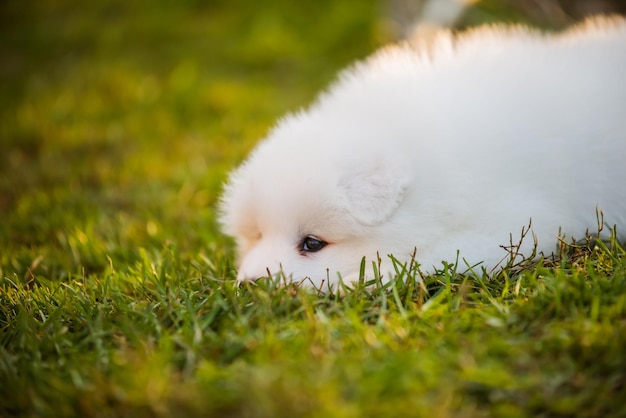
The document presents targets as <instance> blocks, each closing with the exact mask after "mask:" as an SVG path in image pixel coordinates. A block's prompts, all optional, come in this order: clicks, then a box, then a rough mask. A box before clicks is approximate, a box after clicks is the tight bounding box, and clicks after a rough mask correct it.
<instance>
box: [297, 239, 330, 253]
mask: <svg viewBox="0 0 626 418" xmlns="http://www.w3.org/2000/svg"><path fill="white" fill-rule="evenodd" d="M326 244H328V243H327V242H324V241H321V240H319V239H317V238H315V237H313V236H311V235H309V236H307V237H304V239H303V240H302V243H301V244H300V251H302V252H305V253H314V252H317V251H319V250H321V249H322V248H324V247H325V246H326Z"/></svg>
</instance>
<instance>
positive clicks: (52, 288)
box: [0, 0, 626, 417]
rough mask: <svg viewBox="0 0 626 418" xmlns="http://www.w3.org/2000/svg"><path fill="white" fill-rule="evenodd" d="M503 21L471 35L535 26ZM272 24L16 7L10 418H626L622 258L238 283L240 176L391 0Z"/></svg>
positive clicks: (384, 32)
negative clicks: (233, 220)
mask: <svg viewBox="0 0 626 418" xmlns="http://www.w3.org/2000/svg"><path fill="white" fill-rule="evenodd" d="M495 3H496V2H491V3H490V2H487V3H485V5H483V6H482V7H483V8H482V9H477V10H476V11H475V12H474V14H471V15H470V16H469V17H467V19H469V21H470V22H474V21H480V20H485V19H487V20H494V19H498V18H502V17H506V18H507V19H510V18H516V19H517V18H520V16H517V15H515V13H513V12H512V11H510V10H506V9H505V8H504V9H503V8H502V7H494V4H495ZM259 4H260V3H256V2H252V1H243V0H235V1H220V0H215V1H211V2H201V1H193V0H183V1H178V2H172V1H165V0H159V1H153V2H148V1H147V0H136V1H132V2H128V1H121V0H114V1H108V2H106V1H103V0H102V1H100V0H98V1H93V2H89V3H88V6H86V5H87V3H83V2H78V1H72V0H58V1H37V2H31V3H29V5H28V6H27V7H24V6H23V5H22V4H21V3H20V2H17V1H15V0H7V1H4V2H2V3H1V4H0V86H1V89H0V217H1V218H2V220H1V222H0V416H3V417H4V416H6V417H9V416H26V417H28V416H51V417H52V416H53V417H58V416H80V417H106V416H128V417H169V416H177V417H196V416H197V417H200V416H202V417H207V416H208V417H213V416H214V417H369V416H372V417H373V416H389V417H394V416H437V417H439V416H442V417H446V416H454V417H465V416H506V417H515V416H626V354H625V353H626V253H625V251H624V249H623V247H622V246H620V245H619V244H618V243H617V242H615V240H611V241H609V242H606V243H596V244H595V245H593V243H592V245H590V246H588V247H589V248H587V247H586V246H585V247H581V248H575V249H572V248H570V249H569V251H568V252H567V253H566V254H565V257H564V259H563V260H562V261H561V262H559V263H553V262H545V263H539V264H538V265H536V264H530V263H525V264H524V266H523V268H519V267H515V268H511V269H507V270H505V271H504V272H502V273H501V274H499V275H496V276H492V277H487V276H486V275H484V274H483V273H482V271H480V269H476V270H475V271H472V272H467V271H465V269H464V268H461V266H459V267H455V265H454V264H448V265H442V268H441V271H439V272H438V273H437V274H435V275H433V276H429V277H425V278H423V279H421V277H420V274H419V272H418V271H417V269H415V268H414V267H415V266H407V267H411V268H408V269H407V270H408V271H405V272H403V273H402V274H401V275H400V277H399V278H398V279H397V280H395V281H392V282H391V283H389V284H388V285H386V286H381V285H380V284H378V283H370V286H367V287H366V286H365V284H361V285H360V286H357V287H356V288H355V289H345V290H344V291H343V292H341V294H338V293H328V294H316V293H315V292H311V291H306V290H304V289H299V288H297V287H295V286H281V285H280V284H279V283H276V282H275V281H273V280H270V279H267V280H265V281H261V282H259V283H257V284H245V285H242V286H238V285H237V284H236V283H235V281H234V277H235V275H236V270H235V266H234V264H233V260H234V251H233V250H234V249H233V243H232V242H231V241H230V240H228V239H227V238H225V237H224V236H222V235H221V234H220V233H219V231H218V227H217V224H216V220H215V204H216V202H217V199H218V196H219V191H220V187H221V186H220V185H221V183H222V182H223V180H224V179H225V176H226V174H227V172H228V170H229V169H231V168H232V167H234V166H235V165H236V164H237V163H238V162H240V161H241V160H242V159H243V158H244V156H245V155H246V153H247V152H248V151H249V150H250V149H251V148H252V146H253V145H254V144H255V143H256V142H257V141H258V140H259V139H260V138H261V137H262V136H263V135H264V134H265V133H266V132H267V130H268V129H269V128H271V126H272V124H273V123H274V121H275V120H276V119H277V118H278V117H280V116H281V115H282V114H284V113H285V112H288V111H293V110H296V109H298V108H299V107H300V106H304V105H306V104H307V103H309V102H310V101H311V100H312V99H313V98H314V97H315V94H316V93H317V92H319V91H320V90H321V89H323V88H324V86H326V85H327V83H329V82H330V81H331V80H332V79H333V77H334V75H335V74H336V72H337V70H339V69H340V68H341V67H343V66H345V65H346V64H347V63H349V62H351V61H353V60H354V59H358V58H363V57H365V56H367V54H369V53H370V52H372V51H373V50H374V49H375V48H376V47H378V46H380V45H383V44H384V43H386V42H388V41H390V40H391V39H392V37H393V35H392V31H391V30H390V24H389V22H388V21H387V20H385V19H384V18H383V17H384V15H385V11H384V10H383V9H381V7H380V4H379V3H378V2H375V1H365V0H341V1H331V0H318V1H315V2H290V1H287V0H276V1H271V2H265V3H263V5H262V7H261V6H259ZM494 10H495V11H494ZM472 19H474V20H472ZM455 257H456V254H451V255H450V258H451V260H450V261H455ZM365 268H370V266H365Z"/></svg>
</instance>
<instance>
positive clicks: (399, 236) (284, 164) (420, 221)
mask: <svg viewBox="0 0 626 418" xmlns="http://www.w3.org/2000/svg"><path fill="white" fill-rule="evenodd" d="M417 44H418V45H417V46H416V45H415V44H413V45H412V46H411V45H409V44H401V45H396V46H391V47H388V48H385V49H382V50H381V51H379V52H377V53H376V54H374V55H373V56H372V57H370V58H369V59H367V60H366V61H364V62H361V63H357V64H356V65H355V66H353V67H352V68H350V69H348V70H346V71H345V72H343V73H342V74H341V76H340V77H339V80H338V81H337V82H336V83H335V84H334V85H333V86H332V87H331V88H330V90H328V91H327V92H326V93H324V94H322V95H321V96H320V97H319V98H318V100H317V101H316V102H315V103H314V104H313V105H312V106H311V107H310V108H308V109H307V110H304V111H301V112H299V113H297V114H294V115H290V116H287V117H286V118H284V119H283V120H281V121H280V123H279V124H278V126H276V127H275V129H273V131H272V132H271V133H270V134H269V136H268V138H267V139H265V140H264V141H263V142H261V143H260V144H259V146H258V147H257V148H256V150H255V151H254V152H253V153H252V155H251V156H250V157H249V159H248V160H247V161H246V162H245V163H244V164H243V165H242V166H241V167H240V168H239V169H238V170H236V171H235V172H234V173H233V174H232V176H231V177H230V181H229V183H228V184H227V186H226V188H225V193H224V196H223V199H222V204H221V223H222V226H223V230H224V232H225V233H227V234H229V235H231V236H234V237H235V238H236V241H237V244H238V249H239V255H240V270H239V279H240V280H250V279H256V278H258V277H260V276H266V275H267V273H268V271H269V272H270V273H271V274H276V273H279V272H280V271H281V270H282V272H284V274H285V275H286V277H289V278H291V279H292V280H295V281H300V280H302V279H305V278H309V279H310V281H311V282H312V283H313V284H314V285H316V286H321V285H322V284H323V283H326V284H328V283H331V284H332V283H334V282H336V281H337V277H338V275H337V273H339V274H341V276H342V277H343V279H344V280H348V281H350V280H354V279H357V278H358V275H359V266H360V263H361V259H362V257H364V256H365V257H367V259H368V260H369V261H368V264H367V265H368V266H370V265H371V260H376V258H377V253H379V254H380V256H381V258H382V261H383V264H382V271H383V273H384V274H385V275H386V277H389V275H390V274H392V270H393V269H392V265H391V262H390V259H389V258H388V257H387V255H388V254H393V255H394V256H395V257H397V258H398V259H400V260H408V259H409V258H410V256H411V255H412V254H413V252H414V250H416V259H417V261H418V262H419V263H420V265H421V268H422V270H423V271H429V270H430V271H432V269H433V268H434V267H435V268H436V267H438V266H439V267H441V262H442V260H448V261H454V260H455V259H456V256H457V250H459V251H460V256H461V259H465V260H466V261H467V262H468V263H469V264H475V263H479V262H483V263H484V264H483V265H484V266H485V267H487V268H492V267H494V266H497V265H498V264H499V263H501V261H502V259H503V257H505V256H506V252H505V251H504V250H503V249H502V248H501V247H500V246H501V245H504V244H508V243H509V242H510V238H511V234H513V239H514V240H517V239H518V238H519V236H520V232H521V230H522V227H523V226H525V225H528V223H529V219H531V218H532V231H533V233H534V234H535V235H536V238H537V242H538V249H539V250H540V251H543V252H544V253H547V254H549V253H551V252H553V251H554V249H555V248H556V243H557V234H558V232H559V228H560V227H562V233H564V234H567V235H568V236H574V237H582V236H584V235H585V232H586V230H587V229H589V230H590V231H595V230H596V228H597V220H596V207H599V208H600V209H601V210H603V211H604V212H605V215H606V216H605V220H606V221H607V223H609V224H611V225H613V224H617V225H618V231H619V228H620V226H621V227H622V228H623V227H626V222H625V221H626V21H624V20H622V19H620V18H612V19H607V18H596V19H591V20H588V21H586V22H585V23H584V24H582V25H579V26H577V27H574V28H572V29H570V30H569V31H567V32H565V33H562V34H559V35H546V34H542V33H538V32H536V31H534V30H530V29H527V28H522V27H484V28H479V29H475V30H471V31H469V32H466V33H463V34H461V35H453V34H452V33H450V32H449V31H442V32H440V33H439V34H437V35H436V36H435V37H434V38H433V39H430V40H429V42H428V43H424V44H423V45H422V46H419V42H417ZM622 231H623V229H622ZM307 236H314V237H317V238H318V239H319V240H323V241H325V242H328V245H327V246H326V247H324V248H323V249H321V250H320V251H317V252H306V251H303V250H302V248H301V247H302V242H303V240H304V238H305V237H307ZM623 236H624V235H622V237H623ZM525 242H526V245H525V247H524V250H525V251H529V249H530V248H532V246H533V240H532V238H530V239H526V241H525ZM367 270H368V271H371V268H368V269H367Z"/></svg>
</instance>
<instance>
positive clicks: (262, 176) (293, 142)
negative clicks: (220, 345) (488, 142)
mask: <svg viewBox="0 0 626 418" xmlns="http://www.w3.org/2000/svg"><path fill="white" fill-rule="evenodd" d="M306 122H307V121H306V120H301V119H300V118H299V117H292V118H291V119H289V120H286V121H283V123H282V124H281V125H280V126H279V127H278V128H277V129H276V130H275V131H274V132H273V133H272V134H271V135H270V137H269V138H268V139H266V140H265V141H263V142H262V143H261V144H260V145H259V146H258V148H257V149H256V150H255V151H254V152H253V154H252V155H251V156H250V158H249V159H248V160H247V161H246V162H245V163H244V164H243V165H242V166H241V167H239V169H237V170H236V171H235V172H234V173H233V174H232V175H231V177H230V180H229V182H228V184H227V185H226V187H225V192H224V195H223V198H222V201H221V217H220V221H221V224H222V229H223V231H224V232H225V233H226V234H228V235H231V236H233V237H234V238H235V239H236V242H237V246H238V253H239V263H240V266H239V274H238V279H239V280H255V279H257V278H259V277H263V276H267V275H268V272H269V273H270V274H271V275H275V274H278V273H282V274H284V275H285V277H287V278H288V279H289V280H292V281H295V282H300V281H302V282H303V283H309V284H312V285H314V286H316V287H318V288H319V287H322V286H325V285H329V284H331V285H332V284H334V283H336V282H337V279H338V277H339V275H341V277H342V278H343V279H344V280H345V281H353V280H356V279H358V275H359V268H360V263H361V260H362V258H363V257H367V258H368V259H369V260H375V259H376V256H377V252H379V251H380V253H381V256H385V255H386V251H388V250H390V246H391V247H393V245H392V244H391V243H392V242H393V237H394V234H395V233H397V232H398V230H399V225H396V222H394V220H393V215H394V213H396V212H397V208H398V207H399V205H400V204H401V202H402V199H403V196H404V193H405V190H406V188H407V184H408V179H406V178H404V176H403V170H400V169H399V166H398V165H397V164H395V162H393V161H385V160H383V159H381V156H380V155H379V154H380V153H378V152H375V151H374V150H373V149H369V148H368V147H367V146H363V145H362V146H359V145H358V144H356V145H355V147H354V148H353V147H352V146H348V147H346V143H345V142H344V141H335V140H332V138H329V137H320V136H319V135H317V134H316V132H315V131H316V128H315V126H317V125H312V126H309V129H307V128H306V127H303V126H302V125H306ZM294 135H297V136H299V137H298V138H294V137H293V136H294ZM353 145H354V144H353ZM370 148H371V147H370ZM391 250H393V248H391Z"/></svg>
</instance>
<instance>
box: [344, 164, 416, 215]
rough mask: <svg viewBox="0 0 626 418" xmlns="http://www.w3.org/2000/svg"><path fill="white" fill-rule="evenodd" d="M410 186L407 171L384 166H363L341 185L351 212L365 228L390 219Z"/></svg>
mask: <svg viewBox="0 0 626 418" xmlns="http://www.w3.org/2000/svg"><path fill="white" fill-rule="evenodd" d="M408 185H409V176H408V175H407V174H406V170H402V169H401V168H400V167H398V166H394V165H392V164H382V163H378V164H377V165H374V166H373V167H360V168H359V170H358V171H357V172H356V173H352V175H351V176H349V177H348V176H346V177H344V178H343V179H342V180H341V181H340V183H339V187H340V189H341V192H342V193H343V194H344V196H345V199H346V203H347V207H348V210H349V211H350V213H351V214H352V216H354V218H355V219H356V220H357V221H359V222H361V223H363V224H365V225H377V224H380V223H382V222H385V221H386V220H387V219H389V217H390V216H391V215H392V214H393V213H394V212H395V210H396V209H397V208H398V206H400V203H401V202H402V199H403V198H404V195H405V192H406V190H407V188H408Z"/></svg>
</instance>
